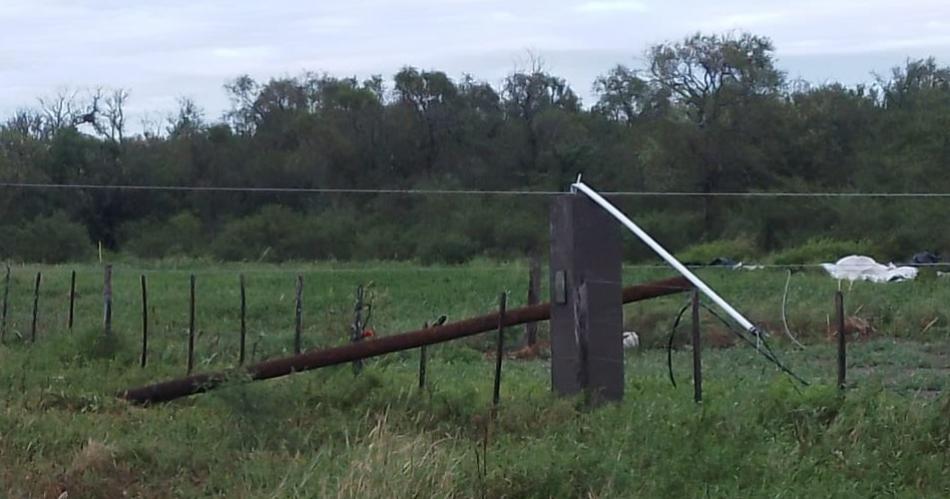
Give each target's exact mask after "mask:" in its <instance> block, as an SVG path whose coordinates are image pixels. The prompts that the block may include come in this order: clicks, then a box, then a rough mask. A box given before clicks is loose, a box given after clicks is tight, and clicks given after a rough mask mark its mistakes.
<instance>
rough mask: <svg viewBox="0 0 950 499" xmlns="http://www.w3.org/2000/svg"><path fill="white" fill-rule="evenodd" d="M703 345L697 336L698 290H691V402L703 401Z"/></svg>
mask: <svg viewBox="0 0 950 499" xmlns="http://www.w3.org/2000/svg"><path fill="white" fill-rule="evenodd" d="M702 356H703V344H702V340H701V338H700V336H699V290H698V289H694V290H693V400H694V401H695V402H697V403H699V402H702V401H703V357H702Z"/></svg>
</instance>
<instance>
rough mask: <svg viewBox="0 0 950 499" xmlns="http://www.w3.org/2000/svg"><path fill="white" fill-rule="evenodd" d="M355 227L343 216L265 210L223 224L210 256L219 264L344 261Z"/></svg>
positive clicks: (277, 207) (274, 207) (276, 207)
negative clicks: (216, 259)
mask: <svg viewBox="0 0 950 499" xmlns="http://www.w3.org/2000/svg"><path fill="white" fill-rule="evenodd" d="M355 223H356V222H355V220H354V218H353V216H352V215H350V214H349V213H347V212H336V211H326V212H323V213H320V214H317V215H305V214H303V213H299V212H296V211H294V210H292V209H290V208H287V207H285V206H280V205H270V206H265V207H264V208H262V209H261V210H260V211H259V212H257V213H256V214H254V215H251V216H249V217H246V218H242V219H237V220H232V221H231V222H229V223H228V224H226V225H225V226H224V229H223V230H222V231H221V233H220V234H219V235H218V237H217V238H215V241H214V243H213V244H212V252H213V254H214V256H216V257H218V258H220V259H222V260H266V261H283V260H317V259H327V258H334V259H348V258H350V257H351V255H352V252H353V247H354V242H355V240H356V234H357V231H355V230H354V228H355Z"/></svg>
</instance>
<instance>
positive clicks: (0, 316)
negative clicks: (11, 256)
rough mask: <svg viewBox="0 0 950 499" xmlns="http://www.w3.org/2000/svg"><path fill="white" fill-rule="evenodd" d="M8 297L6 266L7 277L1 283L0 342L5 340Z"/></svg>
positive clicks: (8, 274)
mask: <svg viewBox="0 0 950 499" xmlns="http://www.w3.org/2000/svg"><path fill="white" fill-rule="evenodd" d="M9 297H10V266H9V265H7V277H6V279H4V281H3V310H2V311H0V342H5V341H6V338H7V304H8V303H9Z"/></svg>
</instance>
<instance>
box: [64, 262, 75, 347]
mask: <svg viewBox="0 0 950 499" xmlns="http://www.w3.org/2000/svg"><path fill="white" fill-rule="evenodd" d="M75 310H76V271H75V270H74V271H72V272H71V273H70V275H69V311H68V312H67V315H66V329H67V330H69V332H72V331H73V318H74V314H75Z"/></svg>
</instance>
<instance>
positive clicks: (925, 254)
mask: <svg viewBox="0 0 950 499" xmlns="http://www.w3.org/2000/svg"><path fill="white" fill-rule="evenodd" d="M940 260H942V259H941V258H940V254H939V253H931V252H930V251H921V252H920V253H916V254H915V255H914V257H913V258H911V261H910V264H911V265H933V264H935V263H940Z"/></svg>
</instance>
